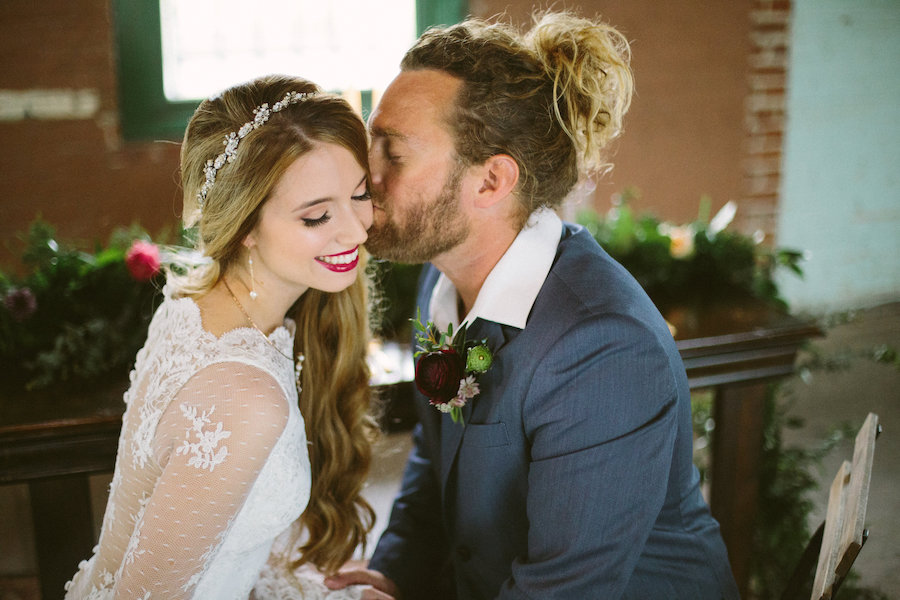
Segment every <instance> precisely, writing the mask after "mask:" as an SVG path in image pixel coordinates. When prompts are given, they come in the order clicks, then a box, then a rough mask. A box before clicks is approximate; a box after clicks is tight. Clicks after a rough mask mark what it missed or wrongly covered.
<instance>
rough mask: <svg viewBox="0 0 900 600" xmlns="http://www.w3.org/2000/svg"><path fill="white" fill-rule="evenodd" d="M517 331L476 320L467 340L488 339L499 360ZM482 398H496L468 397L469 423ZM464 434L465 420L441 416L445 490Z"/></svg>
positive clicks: (465, 409)
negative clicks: (461, 421)
mask: <svg viewBox="0 0 900 600" xmlns="http://www.w3.org/2000/svg"><path fill="white" fill-rule="evenodd" d="M517 331H518V330H517V329H515V328H512V327H505V326H501V325H500V324H498V323H494V322H493V321H485V320H483V319H475V322H474V323H472V325H471V327H469V329H468V331H467V332H466V339H468V340H477V341H481V340H485V343H486V344H487V347H488V348H489V349H490V351H491V353H492V354H493V355H494V359H495V360H496V359H497V355H498V354H499V352H500V350H501V349H502V348H503V347H504V346H505V345H506V344H507V342H508V341H509V340H510V339H512V338H513V337H515V335H512V334H513V332H517ZM490 374H491V372H490V370H488V372H487V373H485V374H483V375H481V376H480V377H479V378H478V379H479V383H480V384H481V385H482V390H484V389H485V386H484V380H485V379H486V378H488V377H490ZM479 400H481V401H482V402H483V403H489V402H491V401H492V400H494V398H487V397H485V398H482V394H478V395H477V396H475V397H474V398H472V399H471V400H469V402H467V403H466V405H465V406H464V407H463V410H462V413H463V419H464V420H465V423H466V424H468V423H469V421H470V420H471V418H472V414H473V413H474V411H475V405H476V403H478V402H479ZM464 434H465V427H464V426H463V425H462V423H454V422H453V419H452V418H450V415H442V416H441V487H442V489H443V490H444V491H445V492H446V490H447V480H448V478H449V476H450V472H451V471H452V470H453V464H454V463H455V462H456V456H457V454H458V453H459V446H460V443H461V442H462V438H463V435H464Z"/></svg>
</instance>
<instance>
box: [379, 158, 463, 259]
mask: <svg viewBox="0 0 900 600" xmlns="http://www.w3.org/2000/svg"><path fill="white" fill-rule="evenodd" d="M464 171H465V169H464V168H463V167H462V166H461V165H457V166H455V167H454V169H453V171H452V172H451V173H450V175H448V177H447V180H446V181H445V182H444V186H443V188H442V189H441V191H440V193H439V194H438V196H437V197H436V198H434V199H433V200H432V201H430V202H428V201H426V200H425V199H424V198H418V202H416V203H415V205H414V206H412V207H409V208H406V209H404V210H402V211H400V210H394V209H393V207H392V205H391V203H390V202H389V201H388V202H385V199H384V198H383V197H375V198H374V200H375V204H376V205H377V206H379V207H381V209H382V210H384V219H383V221H382V222H380V223H376V224H374V225H373V226H372V228H371V229H369V239H368V240H367V241H366V249H367V250H368V251H369V252H370V253H371V254H372V255H374V256H376V257H378V258H383V259H386V260H392V261H395V262H402V263H410V264H416V263H424V262H428V261H430V260H431V259H432V258H434V257H435V256H437V255H439V254H443V253H444V252H447V251H449V250H452V249H453V248H455V247H456V246H458V245H459V244H460V243H462V241H463V240H465V239H466V237H467V236H468V235H469V224H468V222H466V219H465V217H464V216H463V214H462V212H461V211H460V210H459V188H460V181H462V176H463V172H464Z"/></svg>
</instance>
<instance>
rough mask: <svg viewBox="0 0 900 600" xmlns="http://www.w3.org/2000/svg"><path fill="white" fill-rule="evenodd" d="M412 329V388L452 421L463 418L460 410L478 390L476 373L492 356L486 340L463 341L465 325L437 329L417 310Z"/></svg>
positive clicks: (487, 363)
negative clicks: (413, 380)
mask: <svg viewBox="0 0 900 600" xmlns="http://www.w3.org/2000/svg"><path fill="white" fill-rule="evenodd" d="M414 326H415V330H416V352H415V354H414V355H413V356H414V358H415V359H416V387H417V388H418V389H419V391H420V392H422V394H424V395H425V397H427V398H428V401H429V402H430V403H431V404H432V405H433V406H434V407H436V408H437V409H438V410H439V411H441V412H444V413H450V417H451V418H452V419H453V422H454V423H462V424H463V425H465V421H464V420H463V416H462V409H463V407H464V406H465V405H466V402H468V401H469V400H471V399H472V398H474V397H475V396H477V395H478V393H479V392H480V390H479V388H478V381H477V378H478V375H480V374H482V373H484V372H485V371H487V370H488V369H490V368H491V364H492V363H493V355H492V354H491V351H490V349H489V348H488V347H487V340H478V341H474V340H467V339H466V330H467V328H468V326H467V324H465V323H464V324H463V325H462V326H461V327H459V328H458V329H457V330H456V333H455V334H454V332H453V325H452V324H450V325H448V326H447V331H443V332H442V331H440V330H439V329H438V328H437V327H435V325H434V323H432V322H431V321H428V322H427V323H422V315H421V313H418V314H417V315H416V320H415V322H414Z"/></svg>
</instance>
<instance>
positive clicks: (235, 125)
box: [168, 75, 377, 572]
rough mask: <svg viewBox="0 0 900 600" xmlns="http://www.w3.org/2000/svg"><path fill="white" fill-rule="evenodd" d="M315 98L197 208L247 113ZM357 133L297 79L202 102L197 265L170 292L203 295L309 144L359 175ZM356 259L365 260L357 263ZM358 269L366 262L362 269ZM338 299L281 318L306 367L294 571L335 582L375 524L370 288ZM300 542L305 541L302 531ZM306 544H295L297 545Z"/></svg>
mask: <svg viewBox="0 0 900 600" xmlns="http://www.w3.org/2000/svg"><path fill="white" fill-rule="evenodd" d="M291 91H293V92H298V93H301V94H302V93H304V92H314V94H313V95H311V96H309V97H308V98H307V99H305V100H303V101H300V102H297V103H294V104H291V105H289V106H287V107H286V108H284V109H283V110H281V111H280V112H273V113H272V114H271V116H270V118H269V120H268V121H267V122H266V123H264V124H263V125H262V126H260V127H259V128H258V129H255V130H253V131H251V132H250V133H249V134H248V135H247V136H246V137H244V138H243V139H241V141H240V144H239V148H238V151H237V155H236V157H235V160H234V161H233V162H231V163H227V164H225V165H224V166H223V167H222V168H221V169H219V171H218V173H217V176H216V180H215V184H214V185H213V186H212V187H211V188H210V189H209V191H208V193H207V195H206V198H205V201H204V203H203V206H202V207H201V206H199V204H198V200H197V193H198V191H199V190H200V189H201V186H202V185H203V184H204V182H205V174H204V166H205V164H206V161H207V160H209V159H211V158H214V157H215V156H217V155H218V154H219V153H221V152H222V150H223V144H222V141H223V139H225V137H226V136H227V135H228V134H229V133H231V132H236V131H238V129H240V128H241V126H242V125H244V124H245V123H247V122H249V121H252V120H253V110H254V109H256V108H258V107H259V106H261V105H262V104H264V103H267V104H268V105H269V106H272V105H273V104H274V103H275V102H277V101H278V100H280V99H281V98H283V97H284V96H285V94H287V93H288V92H291ZM367 142H368V140H367V136H366V130H365V125H364V124H363V122H362V120H361V119H360V117H359V116H357V115H356V113H354V112H353V110H352V108H351V107H350V105H349V104H347V102H345V101H344V100H342V99H341V98H338V97H335V96H332V95H328V94H322V93H320V91H319V89H318V87H317V86H316V85H315V84H313V83H311V82H309V81H306V80H304V79H299V78H294V77H286V76H275V75H273V76H268V77H263V78H260V79H256V80H253V81H251V82H248V83H245V84H241V85H238V86H235V87H232V88H230V89H228V90H226V91H224V92H222V93H221V94H220V95H218V96H216V97H214V98H210V99H209V100H205V101H203V102H202V103H201V104H200V106H199V107H198V108H197V110H196V112H195V113H194V116H193V117H192V118H191V121H190V123H189V124H188V127H187V131H186V132H185V136H184V143H183V145H182V147H181V182H182V188H183V195H184V221H185V225H186V226H189V227H190V226H193V227H194V228H195V230H196V246H197V250H199V251H200V252H202V254H203V255H204V256H205V257H207V260H206V262H205V263H204V264H201V265H199V266H197V265H194V266H192V267H187V268H185V267H182V268H181V269H180V270H170V272H169V277H168V285H170V286H172V288H173V291H174V292H175V293H177V294H180V295H200V294H204V293H206V292H207V291H209V290H210V289H211V288H212V287H213V286H214V285H215V284H216V283H218V281H219V280H220V279H221V278H222V277H223V276H224V275H225V274H226V273H228V272H229V269H231V268H233V267H234V266H235V265H236V264H237V261H238V260H239V259H241V257H242V251H243V248H244V247H243V245H242V241H243V240H244V238H246V236H247V235H248V234H249V233H250V232H251V231H252V230H253V228H254V227H255V226H256V224H257V222H258V220H259V214H260V210H261V208H262V206H263V204H265V202H266V200H267V199H268V198H269V196H270V194H271V193H272V191H273V189H274V187H275V185H276V183H277V182H278V180H279V179H280V177H281V175H282V174H283V173H284V171H285V170H286V169H287V168H288V167H289V166H290V165H291V164H293V162H294V161H295V160H297V158H299V157H301V156H303V155H304V154H306V153H307V152H309V151H310V150H312V149H313V148H314V147H315V146H316V145H317V144H322V143H329V144H337V145H339V146H341V147H343V148H346V149H347V150H349V151H350V153H351V154H352V155H353V156H354V158H356V160H357V162H358V163H359V164H360V166H362V167H363V168H364V169H365V171H366V174H367V175H368V173H369V169H368V158H367V153H368V152H367ZM361 254H362V253H361ZM361 263H362V264H365V256H362V257H361ZM364 271H365V269H359V276H358V277H357V279H356V281H355V282H354V283H353V284H352V285H351V286H350V287H349V288H347V289H345V290H343V291H341V292H337V293H325V292H321V291H318V290H315V289H309V290H308V291H307V292H306V293H305V294H303V296H301V297H300V299H299V300H298V301H297V302H296V303H295V305H294V306H293V307H292V308H291V310H290V311H289V312H288V315H287V316H288V317H290V318H292V319H294V321H295V322H296V324H297V334H296V336H295V340H294V348H295V351H296V352H302V353H303V354H304V355H305V357H306V362H305V363H304V368H303V374H302V380H301V388H302V390H303V394H302V398H301V402H300V410H301V412H302V414H303V418H304V420H305V422H306V433H307V438H308V440H309V442H310V443H309V457H310V462H311V464H312V474H313V477H312V491H311V495H310V499H309V504H308V506H307V508H306V510H305V511H304V513H303V515H302V516H301V517H300V519H299V524H300V525H301V527H295V528H294V530H295V531H298V536H297V539H295V540H294V541H295V543H302V546H301V548H300V550H301V552H302V554H301V558H300V559H299V561H298V563H297V564H300V563H304V562H311V563H313V564H315V565H317V566H318V567H319V568H321V569H323V570H324V571H326V572H333V571H335V570H337V568H338V567H340V566H341V565H342V564H343V563H344V562H346V561H347V560H348V559H349V558H350V557H351V555H352V554H353V552H354V550H355V549H356V548H357V546H359V545H363V546H364V545H365V541H366V534H367V533H368V532H369V531H370V530H371V528H372V525H373V523H374V519H375V513H374V511H373V510H372V507H371V506H370V505H369V504H368V502H366V500H365V499H364V498H363V497H362V496H361V491H362V488H363V484H364V483H365V478H366V475H367V473H368V469H369V466H370V463H371V459H372V449H371V443H372V441H373V439H374V436H375V434H376V431H377V429H376V425H375V421H374V419H373V418H372V416H371V412H370V388H369V370H368V366H367V363H366V352H367V349H368V341H369V338H370V333H369V332H370V329H369V317H368V304H367V294H368V288H369V285H368V279H367V276H366V274H365V273H364ZM303 530H305V532H304V531H303ZM300 534H302V535H304V538H305V541H303V542H301V540H300V539H299V535H300Z"/></svg>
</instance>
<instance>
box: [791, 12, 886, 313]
mask: <svg viewBox="0 0 900 600" xmlns="http://www.w3.org/2000/svg"><path fill="white" fill-rule="evenodd" d="M792 19H793V23H792V35H791V41H790V47H791V57H790V59H789V67H788V69H789V71H788V90H787V124H786V137H785V145H784V167H783V179H782V190H781V201H780V204H779V219H778V239H777V243H778V245H780V246H785V247H792V248H798V249H804V250H807V251H808V252H809V254H810V256H809V260H808V262H806V264H805V267H804V269H805V271H806V276H805V278H804V279H803V280H802V281H801V280H798V279H796V278H795V277H792V276H790V275H785V276H783V277H782V278H781V288H782V291H783V293H784V295H785V297H786V298H787V300H788V301H789V303H790V304H791V307H792V309H794V310H795V311H813V312H822V311H831V310H842V309H848V308H859V307H863V306H870V305H874V304H878V303H881V302H884V301H889V300H900V0H794V4H793V16H792Z"/></svg>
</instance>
